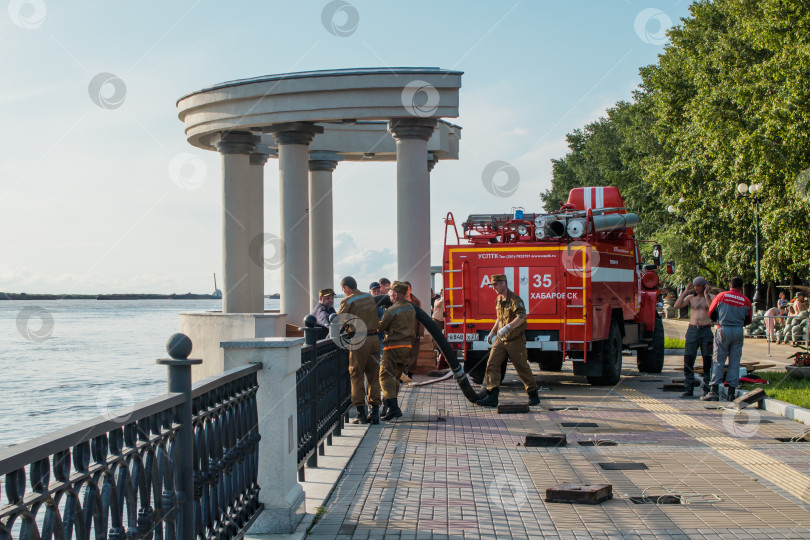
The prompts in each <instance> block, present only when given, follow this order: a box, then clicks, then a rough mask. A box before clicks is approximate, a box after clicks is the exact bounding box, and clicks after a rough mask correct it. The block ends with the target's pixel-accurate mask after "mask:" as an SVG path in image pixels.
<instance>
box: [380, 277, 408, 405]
mask: <svg viewBox="0 0 810 540" xmlns="http://www.w3.org/2000/svg"><path fill="white" fill-rule="evenodd" d="M407 294H408V286H407V285H405V284H404V283H401V282H399V281H395V282H394V283H393V284H392V285H391V289H390V290H389V292H388V296H390V297H391V301H392V302H393V304H392V305H391V307H389V308H388V309H386V310H385V314H384V315H383V318H382V321H380V331H385V332H386V335H385V339H383V356H382V363H380V386H381V387H382V393H383V401H384V403H385V407H386V408H387V410H388V413H387V414H386V415H385V416H384V417H383V420H393V419H394V418H399V417H400V416H402V411H401V410H400V408H399V403H398V402H397V396H398V394H399V378H400V377H401V376H402V374H403V373H404V372H405V370H406V369H407V368H408V363H409V362H410V358H411V347H412V346H413V345H412V344H413V338H414V334H415V331H414V326H415V323H416V311H415V310H414V308H413V305H412V304H411V303H410V302H408V301H406V300H405V295H407Z"/></svg>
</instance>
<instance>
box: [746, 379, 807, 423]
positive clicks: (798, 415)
mask: <svg viewBox="0 0 810 540" xmlns="http://www.w3.org/2000/svg"><path fill="white" fill-rule="evenodd" d="M762 388H763V390H764V386H763V387H762ZM747 392H749V390H739V389H738V390H737V393H736V397H740V396H742V395H744V394H745V393H747ZM757 408H758V409H760V410H764V411H768V412H772V413H775V414H778V415H779V416H782V417H784V418H787V419H788V420H795V421H796V422H801V423H802V424H805V425H809V426H810V410H807V409H805V408H804V407H799V406H798V405H793V404H791V403H786V402H784V401H779V400H778V399H774V398H765V399H763V400H762V401H761V402H760V404H759V406H758V407H757Z"/></svg>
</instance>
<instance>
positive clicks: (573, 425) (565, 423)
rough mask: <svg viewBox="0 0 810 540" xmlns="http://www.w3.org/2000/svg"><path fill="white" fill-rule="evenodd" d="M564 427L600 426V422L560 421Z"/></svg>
mask: <svg viewBox="0 0 810 540" xmlns="http://www.w3.org/2000/svg"><path fill="white" fill-rule="evenodd" d="M560 425H561V426H562V427H599V424H594V423H593V422H560Z"/></svg>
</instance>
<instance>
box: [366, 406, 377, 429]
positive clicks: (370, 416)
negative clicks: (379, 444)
mask: <svg viewBox="0 0 810 540" xmlns="http://www.w3.org/2000/svg"><path fill="white" fill-rule="evenodd" d="M366 420H368V423H369V424H375V425H376V424H379V423H380V406H379V405H372V406H371V412H370V413H369V414H368V418H367V419H366Z"/></svg>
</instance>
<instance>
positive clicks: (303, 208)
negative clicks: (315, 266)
mask: <svg viewBox="0 0 810 540" xmlns="http://www.w3.org/2000/svg"><path fill="white" fill-rule="evenodd" d="M265 129H266V130H267V131H268V132H270V133H272V134H273V136H274V137H275V139H276V143H277V144H278V170H279V181H278V183H279V199H280V200H281V246H282V249H283V250H284V253H283V254H282V258H281V312H282V313H286V314H287V321H288V322H289V323H290V324H295V325H300V324H302V322H303V320H304V317H305V316H306V315H307V314H308V313H309V312H310V310H311V309H312V307H311V306H310V305H309V298H310V294H309V215H308V211H307V209H308V207H309V198H308V196H307V192H308V191H309V190H308V189H307V188H308V183H309V178H308V176H309V171H308V169H309V167H308V162H309V143H311V142H312V139H313V138H314V137H315V134H316V133H323V128H322V127H320V126H316V125H315V124H312V123H309V122H293V123H286V124H276V125H274V126H270V127H268V128H265Z"/></svg>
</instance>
